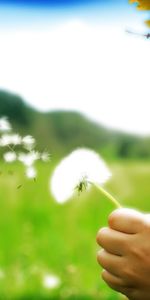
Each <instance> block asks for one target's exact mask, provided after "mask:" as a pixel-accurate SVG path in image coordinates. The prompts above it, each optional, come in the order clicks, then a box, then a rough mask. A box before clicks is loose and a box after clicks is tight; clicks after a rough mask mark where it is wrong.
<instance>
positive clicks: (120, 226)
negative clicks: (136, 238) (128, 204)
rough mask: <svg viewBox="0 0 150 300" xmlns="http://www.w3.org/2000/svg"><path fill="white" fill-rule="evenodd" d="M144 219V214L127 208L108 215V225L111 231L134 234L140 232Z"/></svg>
mask: <svg viewBox="0 0 150 300" xmlns="http://www.w3.org/2000/svg"><path fill="white" fill-rule="evenodd" d="M144 218H145V216H144V214H142V213H141V212H139V211H136V210H134V209H129V208H119V209H117V210H115V211H113V212H112V213H111V214H110V215H109V218H108V223H109V227H110V228H111V229H114V230H117V231H120V232H124V233H128V234H135V233H138V232H140V231H141V230H142V228H143V224H144Z"/></svg>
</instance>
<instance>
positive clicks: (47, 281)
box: [43, 274, 61, 289]
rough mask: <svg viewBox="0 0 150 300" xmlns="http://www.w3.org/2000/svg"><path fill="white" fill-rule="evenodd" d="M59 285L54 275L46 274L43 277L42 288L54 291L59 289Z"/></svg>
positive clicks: (59, 282)
mask: <svg viewBox="0 0 150 300" xmlns="http://www.w3.org/2000/svg"><path fill="white" fill-rule="evenodd" d="M60 284H61V281H60V278H59V277H57V276H56V275H52V274H46V275H44V277H43V286H44V287H45V288H46V289H54V288H57V287H59V286H60Z"/></svg>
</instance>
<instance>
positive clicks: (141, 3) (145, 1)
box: [129, 0, 150, 27]
mask: <svg viewBox="0 0 150 300" xmlns="http://www.w3.org/2000/svg"><path fill="white" fill-rule="evenodd" d="M129 3H131V4H132V3H136V4H137V9H139V10H150V0H129ZM145 23H146V24H147V25H148V27H150V20H146V21H145Z"/></svg>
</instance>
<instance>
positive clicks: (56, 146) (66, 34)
mask: <svg viewBox="0 0 150 300" xmlns="http://www.w3.org/2000/svg"><path fill="white" fill-rule="evenodd" d="M147 16H148V13H147V12H138V11H136V10H135V7H134V5H133V6H130V5H129V3H128V1H127V0H121V1H119V0H114V1H111V0H105V1H103V0H99V1H98V0H97V1H96V0H95V1H94V0H93V1H90V0H89V1H86V0H80V1H79V0H73V1H71V0H64V1H63V0H56V1H54V0H52V1H50V0H43V1H42V0H39V1H38V0H31V1H30V0H24V1H21V0H16V1H15V0H14V1H13V0H12V1H11V0H8V1H7V0H5V1H0V117H3V116H6V117H8V120H9V121H10V122H11V124H12V126H13V129H14V131H15V132H16V133H18V134H21V135H33V136H34V137H35V138H36V141H37V148H38V149H39V150H40V151H48V152H50V153H51V161H50V162H49V163H47V164H42V163H41V162H38V163H37V169H38V177H37V179H36V181H34V180H28V179H26V178H25V176H24V170H23V169H22V167H21V166H20V165H19V164H18V163H17V162H16V163H12V164H6V163H5V162H4V161H3V159H2V155H3V154H2V149H0V150H1V161H0V299H2V300H4V299H6V300H7V299H10V300H13V299H14V300H15V299H16V300H17V299H18V300H19V299H27V300H30V299H36V300H37V299H42V300H43V299H66V300H67V299H68V300H73V299H77V300H94V299H100V300H113V299H114V300H117V299H120V296H119V294H117V293H116V292H113V291H112V290H111V289H110V288H108V287H107V286H106V285H105V283H104V282H103V281H102V280H101V278H100V271H101V270H100V268H99V266H98V265H97V262H96V253H97V250H98V247H97V245H96V242H95V238H96V233H97V231H98V229H99V228H100V227H101V226H106V225H107V218H108V215H109V213H110V212H111V211H112V210H113V209H114V207H113V206H112V205H111V204H109V203H107V201H106V200H105V199H104V198H100V196H99V194H98V193H97V192H96V191H95V190H94V189H93V190H91V191H90V192H89V193H87V194H86V193H85V194H83V195H81V196H80V197H74V198H73V199H72V200H71V201H69V202H67V203H65V204H64V205H59V204H58V203H57V202H56V201H55V199H54V197H53V196H52V195H51V192H50V188H49V186H50V178H51V174H52V171H53V170H54V168H55V166H56V164H57V163H58V162H59V161H60V160H61V159H62V158H63V157H64V156H66V155H67V154H68V153H70V152H71V151H72V150H74V149H76V148H77V147H87V148H90V149H93V150H95V151H96V152H98V153H99V154H100V155H101V156H102V157H103V158H104V160H105V161H106V163H107V165H108V166H109V168H110V169H111V171H112V174H113V176H112V178H111V180H110V181H109V182H108V183H107V185H106V188H107V189H108V190H109V191H110V192H111V193H112V194H113V195H114V196H116V198H117V199H118V200H119V201H120V202H121V203H122V205H123V206H128V207H133V208H137V209H140V210H142V211H145V212H149V210H150V201H149V200H150V184H149V182H150V121H149V108H150V107H149V67H150V61H149V40H148V39H147V40H146V39H145V38H144V37H142V36H140V35H139V36H138V35H134V34H129V33H128V31H133V32H135V33H136V32H137V33H141V34H146V33H147V32H148V30H147V28H146V27H145V25H144V20H145V19H146V18H147ZM72 172H73V170H72ZM70 176H71V174H70ZM18 187H20V188H18Z"/></svg>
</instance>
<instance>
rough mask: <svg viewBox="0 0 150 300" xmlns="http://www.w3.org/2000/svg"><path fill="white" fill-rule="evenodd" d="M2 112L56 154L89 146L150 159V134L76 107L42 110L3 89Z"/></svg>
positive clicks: (118, 155)
mask: <svg viewBox="0 0 150 300" xmlns="http://www.w3.org/2000/svg"><path fill="white" fill-rule="evenodd" d="M0 116H7V117H8V118H9V120H10V122H11V124H12V125H13V128H15V130H16V131H17V132H18V133H20V134H31V135H33V136H34V137H35V138H36V140H37V146H38V148H39V150H42V151H43V150H47V151H50V152H51V154H52V156H54V157H56V158H57V157H61V156H64V155H66V154H68V153H69V152H70V151H72V150H73V149H75V148H77V147H89V148H91V149H94V150H96V151H98V152H100V153H101V154H102V155H103V157H104V158H106V159H109V160H112V159H118V158H120V159H122V158H126V159H129V158H132V159H134V158H140V159H150V137H140V136H138V135H131V134H126V133H122V132H119V131H115V130H110V129H108V128H105V127H103V126H100V125H99V124H97V123H95V122H93V121H91V120H90V119H88V118H86V117H85V116H84V115H82V114H80V113H78V112H75V111H52V112H48V113H42V112H39V111H36V110H34V109H33V108H31V107H29V106H27V105H26V104H25V102H24V101H23V100H22V99H21V98H20V97H19V96H18V95H14V94H11V93H8V92H6V91H0Z"/></svg>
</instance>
